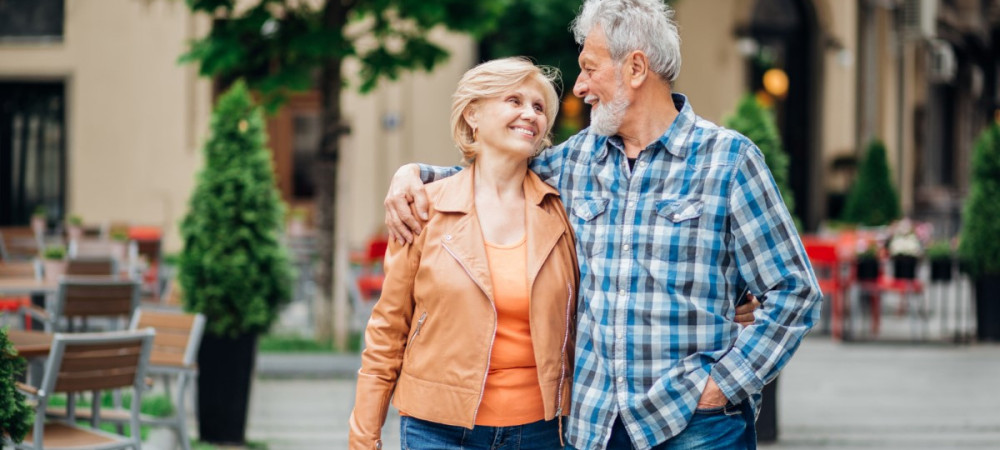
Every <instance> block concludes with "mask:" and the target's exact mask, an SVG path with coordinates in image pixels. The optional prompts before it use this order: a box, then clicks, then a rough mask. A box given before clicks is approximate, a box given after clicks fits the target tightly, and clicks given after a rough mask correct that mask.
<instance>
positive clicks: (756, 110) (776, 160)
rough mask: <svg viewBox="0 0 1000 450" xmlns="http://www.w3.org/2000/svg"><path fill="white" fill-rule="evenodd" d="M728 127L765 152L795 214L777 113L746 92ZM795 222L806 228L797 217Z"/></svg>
mask: <svg viewBox="0 0 1000 450" xmlns="http://www.w3.org/2000/svg"><path fill="white" fill-rule="evenodd" d="M726 127H727V128H731V129H733V130H735V131H737V132H739V133H740V134H742V135H744V136H746V137H747V138H748V139H750V140H751V141H753V143H754V144H756V145H757V148H759V149H760V152H761V153H763V154H764V163H765V164H767V167H768V169H770V170H771V176H772V177H774V182H775V184H777V185H778V191H779V192H781V198H782V199H784V201H785V206H786V207H788V212H789V213H791V214H792V217H795V197H794V196H793V195H792V189H791V188H790V187H789V185H788V165H789V159H788V154H787V153H785V150H784V146H783V145H782V143H781V135H780V134H779V133H778V126H777V125H776V124H775V121H774V116H773V113H772V112H771V111H770V110H768V109H765V108H764V106H763V105H761V104H760V102H758V101H757V97H756V96H754V95H746V96H744V97H743V99H742V100H740V103H739V104H738V105H737V106H736V113H735V114H733V115H732V116H730V117H729V118H728V119H726ZM795 225H796V226H797V227H799V229H802V226H801V224H800V223H799V220H798V218H797V217H796V218H795Z"/></svg>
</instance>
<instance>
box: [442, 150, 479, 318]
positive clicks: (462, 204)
mask: <svg viewBox="0 0 1000 450" xmlns="http://www.w3.org/2000/svg"><path fill="white" fill-rule="evenodd" d="M473 170H474V169H473V167H467V168H465V169H463V170H462V171H460V172H459V173H458V174H456V175H455V176H452V177H450V178H446V179H445V180H444V181H442V183H445V186H444V187H443V189H442V190H441V192H442V193H444V194H445V195H442V196H441V198H440V199H439V201H438V202H437V204H436V206H435V209H437V210H438V211H440V212H443V213H450V214H462V215H463V217H461V218H460V219H458V220H457V221H456V222H455V224H454V226H452V227H451V229H449V230H448V232H447V233H445V234H444V235H443V236H441V242H440V244H441V246H442V247H443V248H444V249H445V251H447V252H448V253H449V254H451V256H452V257H454V258H455V260H456V261H457V262H458V264H459V265H461V266H462V269H464V270H465V272H466V274H467V275H468V276H469V277H470V278H472V281H473V282H475V283H476V285H477V286H479V289H481V290H482V291H483V294H485V295H486V297H487V298H488V299H489V300H490V302H491V303H492V302H493V280H492V278H491V277H490V268H489V263H488V262H487V260H486V243H485V242H483V230H482V227H481V226H480V225H479V218H478V217H477V216H476V207H475V205H476V202H475V189H474V184H473V182H474V177H473Z"/></svg>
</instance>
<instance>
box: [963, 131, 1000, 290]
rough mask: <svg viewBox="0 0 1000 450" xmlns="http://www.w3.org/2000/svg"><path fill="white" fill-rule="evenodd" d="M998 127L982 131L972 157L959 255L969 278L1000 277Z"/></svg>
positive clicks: (999, 139) (999, 141)
mask: <svg viewBox="0 0 1000 450" xmlns="http://www.w3.org/2000/svg"><path fill="white" fill-rule="evenodd" d="M998 199H1000V123H996V122H994V123H993V124H992V126H990V127H989V128H987V129H986V130H984V131H983V133H982V134H981V135H980V136H979V138H978V139H977V140H976V145H975V153H974V154H973V156H972V179H971V182H970V186H969V196H968V197H967V198H966V200H965V209H964V211H963V212H962V234H961V242H960V243H959V249H958V251H959V255H960V256H961V259H962V261H963V262H964V263H966V264H967V265H968V266H969V269H970V273H971V274H972V275H973V276H977V277H979V276H984V275H991V276H995V275H1000V200H998Z"/></svg>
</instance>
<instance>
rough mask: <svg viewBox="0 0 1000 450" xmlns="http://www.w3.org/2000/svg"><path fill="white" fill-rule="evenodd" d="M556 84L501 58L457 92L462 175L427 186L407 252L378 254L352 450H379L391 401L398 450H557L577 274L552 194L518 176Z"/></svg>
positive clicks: (543, 126) (398, 248)
mask: <svg viewBox="0 0 1000 450" xmlns="http://www.w3.org/2000/svg"><path fill="white" fill-rule="evenodd" d="M556 76H557V74H556V73H555V71H554V70H545V69H543V68H540V67H538V66H535V65H534V64H532V63H531V62H530V61H528V60H526V59H523V58H505V59H499V60H494V61H490V62H487V63H483V64H480V65H479V66H476V67H474V68H473V69H471V70H469V71H468V72H466V74H465V76H464V77H462V80H461V81H460V82H459V84H458V88H457V90H456V91H455V94H454V96H453V101H452V114H451V124H452V132H453V136H454V139H455V142H456V143H457V144H458V147H459V148H460V149H461V152H462V155H463V156H464V159H465V162H466V163H467V166H466V167H465V168H464V169H463V170H462V171H461V172H459V173H458V174H457V175H456V176H453V177H450V178H447V179H444V180H441V181H438V182H435V183H431V184H429V185H428V186H427V192H428V198H429V199H430V200H431V207H430V211H431V213H430V216H429V217H428V219H427V221H426V223H424V224H423V229H424V231H423V232H422V233H421V234H420V235H419V236H418V237H417V238H416V239H415V240H414V241H413V243H411V244H405V245H401V244H400V243H398V242H397V241H395V240H394V241H393V242H392V243H391V244H390V247H389V249H388V252H387V254H386V259H385V271H386V279H385V284H384V286H383V288H382V297H381V298H380V299H379V301H378V303H377V304H376V305H375V308H374V311H373V312H372V317H371V320H369V322H368V328H367V330H366V334H365V343H366V347H365V351H364V353H363V355H362V365H361V370H360V371H359V372H358V384H357V391H356V398H355V405H354V411H353V412H352V414H351V419H350V448H352V449H379V448H381V440H380V436H381V429H382V425H383V424H384V422H385V417H386V412H387V410H388V407H389V401H390V398H391V399H392V401H393V404H394V405H395V406H396V408H397V409H399V411H400V413H401V414H402V416H403V417H402V423H401V429H400V436H401V440H402V447H403V448H418V449H419V448H493V447H494V446H495V445H496V444H495V443H498V442H504V445H505V447H504V448H513V449H517V448H519V449H552V448H560V447H561V446H562V443H561V439H562V436H561V434H562V433H561V424H562V421H561V419H560V418H561V416H563V415H565V414H568V412H569V389H570V384H571V380H572V374H571V367H572V364H573V353H572V350H573V349H572V342H573V339H574V336H573V334H574V333H573V325H574V323H575V304H576V300H575V299H576V292H577V282H578V278H579V273H578V272H579V269H578V266H577V261H576V253H575V247H574V240H573V239H574V238H573V233H572V231H571V228H570V225H569V222H568V220H567V217H566V212H565V209H564V207H563V205H562V203H561V202H560V200H559V195H558V193H557V192H556V190H555V189H554V188H552V187H551V186H549V185H547V184H545V183H544V182H542V181H541V180H540V179H539V178H538V176H537V175H535V174H534V173H533V172H531V171H529V170H528V161H529V160H530V159H531V158H532V157H533V156H534V155H535V154H537V152H538V151H539V150H540V149H542V148H544V147H545V146H547V145H549V144H550V141H549V132H550V130H551V129H552V125H553V124H554V123H555V120H556V112H557V110H558V107H559V105H558V97H557V95H556V91H555V89H554V87H553V81H554V79H555V77H556ZM512 444H513V445H512Z"/></svg>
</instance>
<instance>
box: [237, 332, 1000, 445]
mask: <svg viewBox="0 0 1000 450" xmlns="http://www.w3.org/2000/svg"><path fill="white" fill-rule="evenodd" d="M359 365H360V358H359V357H358V356H354V355H351V356H331V355H274V354H262V355H260V356H259V357H258V361H257V375H258V378H257V379H256V380H255V382H254V385H253V388H252V395H251V403H250V417H249V423H248V431H247V437H248V439H250V440H253V441H264V442H267V443H268V444H269V447H270V449H271V450H284V449H296V450H299V449H306V450H308V449H344V448H347V430H348V428H347V421H348V417H349V416H350V413H351V408H352V405H353V402H354V373H355V372H356V371H357V368H358V367H359ZM998 381H1000V345H996V344H992V345H991V344H976V345H968V346H952V345H942V344H901V343H885V342H881V343H880V342H875V343H849V344H841V343H835V342H831V340H830V338H829V337H828V336H810V337H808V338H806V339H805V341H804V342H803V343H802V346H801V348H800V349H799V351H798V353H796V355H795V357H793V358H792V361H791V362H790V363H789V365H788V366H787V367H786V368H785V370H784V371H783V372H782V374H781V377H780V378H779V384H778V423H779V431H778V432H779V437H778V442H777V443H776V444H770V445H766V446H763V447H764V448H771V449H914V448H924V449H952V448H963V449H982V450H986V449H991V450H995V449H1000V408H998V407H997V404H998V403H1000V394H998V393H997V384H998ZM383 430H384V431H383V440H384V442H385V447H384V448H385V449H387V450H388V449H398V448H399V416H398V413H396V411H394V410H393V411H391V412H390V414H389V418H388V419H387V421H386V426H385V428H384V429H383Z"/></svg>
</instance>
